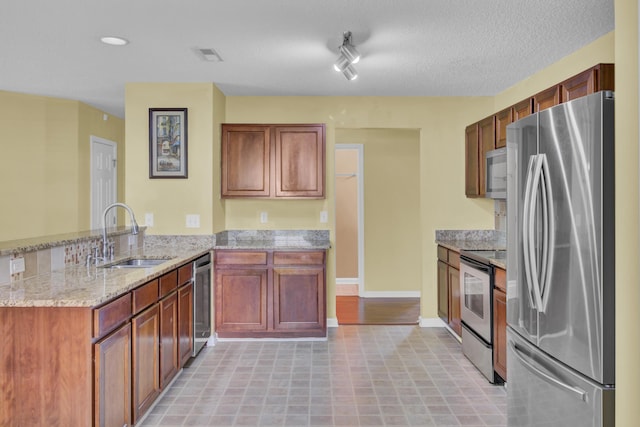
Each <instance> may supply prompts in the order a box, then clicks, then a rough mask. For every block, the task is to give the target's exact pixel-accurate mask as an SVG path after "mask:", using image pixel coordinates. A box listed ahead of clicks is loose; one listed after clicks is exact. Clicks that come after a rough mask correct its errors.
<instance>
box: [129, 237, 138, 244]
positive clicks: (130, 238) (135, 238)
mask: <svg viewBox="0 0 640 427" xmlns="http://www.w3.org/2000/svg"><path fill="white" fill-rule="evenodd" d="M137 239H138V236H133V235H131V234H130V235H129V241H128V243H129V246H135V245H136V243H137V242H138V241H137Z"/></svg>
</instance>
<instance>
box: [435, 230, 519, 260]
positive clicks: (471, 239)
mask: <svg viewBox="0 0 640 427" xmlns="http://www.w3.org/2000/svg"><path fill="white" fill-rule="evenodd" d="M436 243H437V244H438V245H441V246H444V247H445V248H447V249H451V250H453V251H456V252H460V251H463V250H467V251H503V250H506V249H507V240H506V233H505V232H503V231H497V230H436ZM486 259H487V261H488V262H489V263H490V264H493V265H495V266H497V267H500V268H502V269H505V270H506V268H507V265H506V264H507V263H506V259H503V258H493V257H487V258H486Z"/></svg>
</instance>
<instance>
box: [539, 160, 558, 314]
mask: <svg viewBox="0 0 640 427" xmlns="http://www.w3.org/2000/svg"><path fill="white" fill-rule="evenodd" d="M540 157H541V159H542V161H541V174H540V178H541V183H542V189H543V191H542V201H543V215H544V217H543V224H544V230H543V236H544V241H543V243H542V244H543V250H542V260H541V261H542V262H541V264H542V271H541V274H540V294H541V297H542V301H541V305H540V307H538V310H539V311H540V312H542V313H545V312H546V310H547V304H548V303H549V294H550V293H551V283H552V281H551V272H552V268H553V259H554V257H555V246H556V245H555V243H556V242H555V227H556V223H555V210H554V204H553V190H552V187H551V178H550V176H549V163H548V162H547V156H546V155H545V154H541V155H540Z"/></svg>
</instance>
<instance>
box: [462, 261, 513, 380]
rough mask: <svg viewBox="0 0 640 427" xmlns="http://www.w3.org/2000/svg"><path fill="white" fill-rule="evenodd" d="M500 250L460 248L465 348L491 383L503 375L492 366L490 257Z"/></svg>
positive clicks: (463, 343)
mask: <svg viewBox="0 0 640 427" xmlns="http://www.w3.org/2000/svg"><path fill="white" fill-rule="evenodd" d="M501 252H503V251H464V250H463V251H461V252H460V298H461V301H460V317H461V318H462V352H463V353H464V355H465V356H467V358H468V359H469V360H470V361H471V363H473V364H474V365H475V366H476V367H477V368H478V370H479V371H480V372H482V374H483V375H484V376H485V377H486V378H487V379H488V380H489V382H490V383H496V382H501V379H500V377H498V376H497V375H496V374H495V372H494V370H493V307H492V302H493V266H492V265H491V264H489V262H488V260H487V258H499V257H501Z"/></svg>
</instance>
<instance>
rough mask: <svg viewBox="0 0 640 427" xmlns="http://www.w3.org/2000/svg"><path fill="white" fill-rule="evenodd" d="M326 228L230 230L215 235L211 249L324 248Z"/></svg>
mask: <svg viewBox="0 0 640 427" xmlns="http://www.w3.org/2000/svg"><path fill="white" fill-rule="evenodd" d="M329 248H331V242H330V240H329V231H328V230H277V231H272V230H230V231H223V232H221V233H218V234H217V235H216V242H215V244H214V246H213V249H247V250H251V249H255V250H285V251H286V250H326V249H329Z"/></svg>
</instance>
